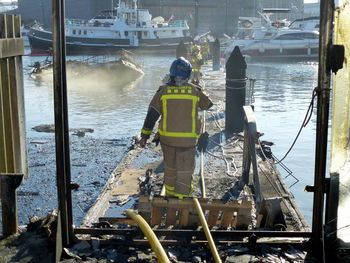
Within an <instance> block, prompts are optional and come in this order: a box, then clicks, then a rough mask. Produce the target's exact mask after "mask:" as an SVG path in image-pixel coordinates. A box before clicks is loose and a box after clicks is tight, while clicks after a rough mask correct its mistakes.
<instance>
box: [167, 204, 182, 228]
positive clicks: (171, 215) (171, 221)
mask: <svg viewBox="0 0 350 263" xmlns="http://www.w3.org/2000/svg"><path fill="white" fill-rule="evenodd" d="M178 202H179V200H178V199H173V198H172V199H169V200H168V204H175V205H176V204H177V203H178ZM176 213H177V208H168V209H167V216H166V223H165V224H166V225H167V226H173V225H175V224H176V220H177V218H176Z"/></svg>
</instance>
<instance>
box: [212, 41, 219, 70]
mask: <svg viewBox="0 0 350 263" xmlns="http://www.w3.org/2000/svg"><path fill="white" fill-rule="evenodd" d="M212 54H213V70H219V69H220V41H219V39H215V42H214V44H213V53H212Z"/></svg>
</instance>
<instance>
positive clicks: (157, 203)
mask: <svg viewBox="0 0 350 263" xmlns="http://www.w3.org/2000/svg"><path fill="white" fill-rule="evenodd" d="M199 203H200V205H201V207H202V209H203V211H204V210H210V209H211V208H217V209H219V210H221V211H226V210H232V209H238V208H239V207H241V206H242V204H240V203H239V202H238V201H236V200H234V201H233V202H230V203H227V204H224V203H212V202H208V200H207V199H200V200H199ZM244 205H246V204H244ZM152 206H154V207H164V206H167V207H169V208H178V209H183V208H187V209H190V208H193V201H192V199H191V198H188V199H182V200H179V202H178V203H167V201H166V200H164V199H163V198H160V199H155V200H153V202H152Z"/></svg>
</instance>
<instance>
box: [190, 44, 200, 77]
mask: <svg viewBox="0 0 350 263" xmlns="http://www.w3.org/2000/svg"><path fill="white" fill-rule="evenodd" d="M190 62H191V64H192V66H193V72H192V77H191V78H192V81H193V83H195V84H198V83H199V80H200V77H201V66H202V65H203V59H202V55H201V49H200V46H198V45H195V46H193V47H192V48H191V53H190Z"/></svg>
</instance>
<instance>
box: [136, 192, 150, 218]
mask: <svg viewBox="0 0 350 263" xmlns="http://www.w3.org/2000/svg"><path fill="white" fill-rule="evenodd" d="M137 210H138V214H139V215H140V216H142V217H143V219H145V220H146V221H147V222H148V223H149V222H150V221H151V211H152V210H151V203H150V202H149V198H148V196H144V195H143V196H140V198H139V202H138V206H137Z"/></svg>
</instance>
